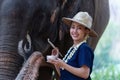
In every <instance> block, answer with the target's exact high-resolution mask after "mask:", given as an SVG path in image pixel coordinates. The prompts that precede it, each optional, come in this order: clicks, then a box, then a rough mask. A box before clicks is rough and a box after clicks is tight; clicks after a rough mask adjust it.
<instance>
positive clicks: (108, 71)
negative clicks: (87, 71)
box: [91, 20, 120, 80]
mask: <svg viewBox="0 0 120 80" xmlns="http://www.w3.org/2000/svg"><path fill="white" fill-rule="evenodd" d="M119 30H120V25H119V24H116V23H115V21H112V20H110V22H109V24H108V26H107V28H106V30H105V32H104V33H103V35H102V37H101V39H100V41H99V42H98V45H97V47H96V49H95V59H94V67H93V72H92V74H91V77H92V80H120V60H119V59H117V58H119V55H116V56H118V57H116V59H114V58H113V56H112V55H115V53H112V55H111V54H110V53H111V50H112V49H113V47H114V46H113V43H114V42H115V41H116V40H117V39H118V36H119V35H120V31H119ZM119 40H120V39H119ZM119 54H120V52H119Z"/></svg>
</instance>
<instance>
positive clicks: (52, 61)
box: [47, 58, 65, 68]
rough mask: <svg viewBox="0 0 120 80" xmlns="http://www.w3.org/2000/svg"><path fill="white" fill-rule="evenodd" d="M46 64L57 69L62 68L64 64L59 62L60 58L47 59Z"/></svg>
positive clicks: (61, 61)
mask: <svg viewBox="0 0 120 80" xmlns="http://www.w3.org/2000/svg"><path fill="white" fill-rule="evenodd" d="M47 62H49V63H51V64H53V65H54V66H56V67H59V68H62V67H63V66H64V64H65V62H63V60H61V59H60V58H57V59H56V60H51V59H49V60H48V61H47Z"/></svg>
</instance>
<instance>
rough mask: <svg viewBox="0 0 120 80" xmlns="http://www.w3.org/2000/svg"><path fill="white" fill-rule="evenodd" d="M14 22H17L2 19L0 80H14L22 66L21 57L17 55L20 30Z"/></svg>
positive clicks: (0, 30)
mask: <svg viewBox="0 0 120 80" xmlns="http://www.w3.org/2000/svg"><path fill="white" fill-rule="evenodd" d="M14 21H17V20H9V19H6V18H2V19H1V25H0V27H1V29H0V80H8V79H9V80H14V79H15V77H16V75H17V74H18V72H19V69H20V67H21V64H22V60H21V57H20V56H19V54H17V46H18V40H19V34H20V33H19V32H18V30H20V29H17V27H18V26H17V25H16V23H15V22H14ZM16 26H17V27H16Z"/></svg>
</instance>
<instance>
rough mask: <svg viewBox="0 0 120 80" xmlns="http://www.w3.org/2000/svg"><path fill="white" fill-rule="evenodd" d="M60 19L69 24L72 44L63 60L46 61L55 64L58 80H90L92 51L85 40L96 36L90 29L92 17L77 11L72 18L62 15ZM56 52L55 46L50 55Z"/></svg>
mask: <svg viewBox="0 0 120 80" xmlns="http://www.w3.org/2000/svg"><path fill="white" fill-rule="evenodd" d="M62 20H63V22H64V23H65V24H66V25H68V26H70V36H71V37H72V39H73V45H72V47H70V49H69V50H68V52H67V54H66V55H65V57H64V58H63V60H61V59H59V58H57V59H49V60H48V62H49V63H51V64H54V65H55V67H56V69H57V71H58V73H59V75H60V80H90V79H91V78H90V74H91V72H92V66H93V59H94V53H93V51H92V49H91V48H90V46H88V44H87V43H86V40H87V39H88V37H89V36H90V37H97V34H96V32H95V31H93V30H92V29H91V26H92V17H91V16H90V15H89V14H88V13H87V12H78V13H77V14H76V15H75V16H74V17H73V18H65V17H63V18H62ZM58 52H59V50H58V49H57V48H56V49H53V50H52V55H54V54H57V53H58Z"/></svg>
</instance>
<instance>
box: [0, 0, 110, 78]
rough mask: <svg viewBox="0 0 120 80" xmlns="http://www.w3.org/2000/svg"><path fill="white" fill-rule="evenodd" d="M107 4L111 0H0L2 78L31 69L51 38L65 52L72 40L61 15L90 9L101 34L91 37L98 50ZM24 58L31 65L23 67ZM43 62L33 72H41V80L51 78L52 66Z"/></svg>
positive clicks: (92, 43)
mask: <svg viewBox="0 0 120 80" xmlns="http://www.w3.org/2000/svg"><path fill="white" fill-rule="evenodd" d="M108 3H109V2H108V0H0V80H15V78H16V77H17V75H18V73H19V72H20V74H21V73H22V71H23V72H24V70H23V68H25V69H28V70H27V71H28V72H31V69H32V68H30V66H29V65H28V63H27V62H29V61H31V59H35V60H34V61H35V62H33V63H38V62H37V61H42V59H43V58H42V57H44V58H45V57H46V55H48V54H50V52H51V49H52V47H51V46H50V45H49V44H48V42H47V39H48V38H49V39H50V40H51V41H52V42H53V43H54V44H55V46H57V47H59V48H60V52H61V53H62V54H63V55H65V53H66V51H67V49H68V48H69V47H70V46H71V44H72V40H71V38H70V36H69V29H68V27H67V26H66V25H64V24H63V23H62V22H61V18H62V17H63V16H64V17H65V16H66V17H73V16H74V15H75V14H76V13H77V12H78V11H87V12H88V13H89V14H90V15H91V16H92V17H93V20H94V21H93V29H94V30H95V31H96V32H98V35H99V36H98V38H95V39H94V40H95V41H93V40H92V39H90V40H89V44H90V45H91V46H92V47H93V49H95V47H96V45H97V42H98V40H99V38H100V37H101V35H102V33H103V32H104V30H105V28H106V25H107V23H108V20H109V4H108ZM28 36H29V37H28ZM35 51H39V52H40V54H39V55H40V57H39V59H38V57H34V58H33V57H32V53H34V52H35ZM21 55H22V56H21ZM29 56H30V57H29ZM33 56H34V55H33ZM41 56H42V57H41ZM24 61H26V62H25V64H24V65H26V66H27V67H28V68H26V66H23V68H22V65H23V62H24ZM43 62H44V63H45V61H43ZM33 63H31V64H33ZM42 64H43V63H42V62H40V65H37V66H36V65H34V66H35V68H34V69H36V70H39V71H38V72H35V73H34V74H36V76H37V74H38V75H39V76H38V77H37V78H39V80H49V79H50V78H51V80H52V77H51V75H52V70H53V68H52V67H53V66H51V65H50V64H47V63H45V64H47V65H45V66H41V65H42ZM20 69H21V71H20ZM34 74H33V75H34ZM30 75H31V76H32V74H30ZM30 75H29V76H30ZM27 76H28V75H27ZM27 76H25V75H24V77H26V78H25V80H30V79H32V78H28V77H27ZM36 76H34V80H35V79H36ZM44 76H45V77H44ZM22 77H23V76H22ZM22 77H21V78H22ZM21 78H19V79H21ZM27 78H28V79H27ZM16 79H17V80H19V79H18V78H16ZM21 80H22V79H21Z"/></svg>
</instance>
